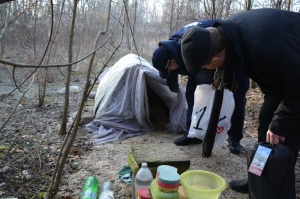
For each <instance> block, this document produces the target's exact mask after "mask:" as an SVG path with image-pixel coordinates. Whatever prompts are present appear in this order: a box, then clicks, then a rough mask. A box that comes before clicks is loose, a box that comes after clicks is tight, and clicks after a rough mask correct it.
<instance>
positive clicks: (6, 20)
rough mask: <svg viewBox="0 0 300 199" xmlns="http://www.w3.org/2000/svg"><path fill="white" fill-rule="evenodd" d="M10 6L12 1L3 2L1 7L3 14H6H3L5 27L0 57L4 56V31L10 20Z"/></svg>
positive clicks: (0, 42) (2, 33) (4, 29)
mask: <svg viewBox="0 0 300 199" xmlns="http://www.w3.org/2000/svg"><path fill="white" fill-rule="evenodd" d="M8 7H10V3H5V4H3V6H1V7H0V10H1V15H2V14H3V15H5V16H3V18H4V20H5V21H4V27H3V29H2V31H1V33H0V57H2V56H3V55H4V46H3V41H4V40H3V37H4V33H5V31H6V29H7V27H8V20H9V15H10V13H9V11H8Z"/></svg>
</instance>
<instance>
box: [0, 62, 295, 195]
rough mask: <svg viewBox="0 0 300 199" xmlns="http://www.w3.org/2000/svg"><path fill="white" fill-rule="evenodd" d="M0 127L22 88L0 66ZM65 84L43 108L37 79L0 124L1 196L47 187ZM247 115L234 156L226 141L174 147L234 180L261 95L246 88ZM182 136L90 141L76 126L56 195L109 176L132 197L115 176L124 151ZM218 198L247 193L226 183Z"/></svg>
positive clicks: (51, 88)
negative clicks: (206, 149)
mask: <svg viewBox="0 0 300 199" xmlns="http://www.w3.org/2000/svg"><path fill="white" fill-rule="evenodd" d="M0 71H1V73H0V112H1V114H0V118H1V120H0V126H1V125H3V124H4V122H5V121H6V119H7V118H8V117H9V116H10V114H11V112H12V110H13V109H14V106H15V105H16V104H17V102H18V101H19V97H20V95H21V93H19V92H17V91H14V92H12V93H11V94H9V95H7V93H9V92H10V91H11V90H12V89H13V88H14V84H13V81H12V78H11V77H12V73H11V72H10V71H9V70H8V69H7V68H4V67H3V68H2V67H0ZM73 79H74V80H72V83H71V85H78V86H79V87H80V88H83V85H84V83H85V82H84V77H80V76H78V77H74V78H73ZM63 87H64V83H63V81H55V82H52V83H48V86H47V92H46V98H45V102H44V105H43V107H42V108H37V107H35V105H36V104H37V102H38V87H37V84H36V82H35V83H34V84H33V86H32V88H31V89H30V90H29V91H28V93H27V94H26V95H25V97H24V98H23V99H22V100H21V104H20V105H19V106H18V108H17V111H16V114H14V115H13V116H12V117H11V119H10V120H9V122H8V123H7V124H6V125H5V127H4V128H3V129H2V131H1V134H0V147H1V148H0V157H1V159H0V161H1V164H0V198H5V197H8V198H12V197H17V198H32V197H34V196H37V195H38V193H42V192H45V191H46V190H47V187H48V186H49V183H50V180H51V177H52V174H53V170H54V166H55V164H56V157H57V155H58V152H59V149H60V147H61V144H62V142H63V139H64V135H58V134H57V131H58V129H59V124H60V119H61V114H62V112H63V103H64V100H63V99H64V95H63V94H60V93H58V92H57V91H58V90H59V89H61V88H63ZM81 94H82V89H81V91H80V92H79V93H78V94H71V95H70V113H69V116H70V119H71V118H72V115H74V113H75V112H76V111H77V108H78V104H79V101H80V99H81ZM247 99H248V101H247V114H246V121H245V128H244V138H243V139H242V141H241V144H242V146H243V149H242V152H241V154H239V155H235V154H232V153H229V150H228V146H227V142H225V143H224V145H223V146H222V147H219V146H215V147H214V149H213V152H212V156H211V157H210V158H203V157H202V156H201V154H202V145H201V144H200V145H199V144H198V145H191V146H178V148H179V149H180V150H182V151H183V153H184V154H186V156H187V157H188V158H189V159H190V161H191V166H190V169H201V170H207V171H211V172H215V173H217V174H219V175H220V176H222V177H223V178H224V179H225V181H226V182H227V183H229V182H230V181H231V180H233V179H240V178H245V177H246V176H247V167H246V151H247V149H249V148H250V146H251V145H252V144H253V143H254V142H255V141H256V128H257V116H258V111H259V107H260V104H261V102H262V95H261V93H260V91H259V90H258V89H251V90H250V91H249V92H248V94H247ZM92 107H93V102H92V100H90V101H89V102H87V103H86V106H85V109H84V116H87V115H91V114H92ZM180 136H182V135H181V134H172V133H171V132H168V131H166V130H164V129H161V128H158V129H156V130H155V131H153V132H151V133H148V134H145V135H142V136H137V137H133V138H130V139H126V140H122V141H117V142H113V143H107V144H103V145H95V144H94V143H93V140H92V139H91V134H90V133H88V132H87V131H86V129H85V128H84V127H81V128H80V129H79V132H78V136H77V138H76V140H75V142H74V144H73V147H72V149H71V151H70V153H69V157H68V161H67V163H66V165H65V168H64V173H63V178H62V180H61V183H60V187H59V192H58V195H57V198H68V199H70V198H79V195H80V193H81V188H82V185H83V181H84V179H85V178H86V177H87V176H90V175H92V176H95V177H97V179H98V180H99V184H100V186H101V184H103V183H104V182H105V181H111V182H113V184H114V185H115V195H114V196H115V198H118V199H119V198H120V199H129V198H131V185H128V184H126V183H124V182H122V181H120V180H119V174H118V172H119V171H120V170H121V169H122V168H123V167H124V166H127V165H128V163H127V159H126V156H127V154H128V153H129V152H130V151H131V146H132V145H135V144H144V143H147V144H150V143H161V144H165V143H173V141H174V140H175V139H176V138H178V137H180ZM299 165H300V161H299V158H298V162H297V165H296V176H297V177H296V181H297V184H296V191H297V196H298V197H297V198H300V169H299ZM220 198H232V199H233V198H237V199H242V198H249V197H248V195H247V194H240V193H237V192H234V191H232V190H231V189H229V188H227V189H226V190H225V191H224V192H223V193H222V195H221V197H220Z"/></svg>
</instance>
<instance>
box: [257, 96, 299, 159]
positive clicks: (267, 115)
mask: <svg viewBox="0 0 300 199" xmlns="http://www.w3.org/2000/svg"><path fill="white" fill-rule="evenodd" d="M281 100H282V95H274V94H271V93H268V92H266V93H265V96H264V102H263V105H262V107H261V109H260V112H259V126H258V142H264V141H266V137H267V132H268V128H269V125H270V123H271V121H272V118H273V116H274V113H275V111H276V109H277V107H278V106H279V104H280V102H281ZM287 131H291V132H289V133H286V136H285V143H286V144H287V145H288V146H289V147H290V148H291V150H292V152H293V154H294V158H295V159H294V160H295V164H296V162H297V157H298V154H299V148H300V132H299V130H297V129H287ZM292 131H298V132H292Z"/></svg>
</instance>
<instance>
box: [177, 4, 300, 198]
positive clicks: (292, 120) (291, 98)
mask: <svg viewBox="0 0 300 199" xmlns="http://www.w3.org/2000/svg"><path fill="white" fill-rule="evenodd" d="M181 50H182V57H183V60H184V63H185V65H186V67H187V69H188V71H189V72H190V73H191V74H197V73H198V72H201V70H202V69H203V68H206V69H213V70H214V69H217V68H220V67H223V68H224V69H225V70H228V71H234V69H240V70H242V71H244V73H245V74H247V75H248V76H249V78H251V79H253V80H254V81H255V82H256V83H257V84H258V85H259V87H260V88H261V90H262V92H263V93H264V94H265V97H264V103H263V106H262V107H261V110H260V113H259V127H258V139H259V141H266V142H268V143H270V144H278V143H280V142H284V143H285V144H286V145H287V146H289V147H290V149H291V151H292V152H293V154H294V164H296V161H297V157H298V155H299V148H300V130H299V128H298V126H299V121H300V81H299V77H300V56H299V55H300V54H299V53H300V14H299V13H296V12H290V11H284V10H276V9H270V8H264V9H256V10H250V11H245V12H240V13H238V14H235V15H232V16H230V17H228V18H227V19H224V20H221V21H218V22H216V23H214V24H213V27H209V28H200V27H197V28H192V29H190V30H189V31H187V32H186V33H185V34H184V36H183V39H182V44H181ZM229 186H230V187H231V188H232V189H233V190H235V191H239V192H247V191H248V188H249V187H248V181H247V179H244V180H233V181H231V182H230V183H229ZM274 191H280V190H274ZM278 197H280V196H279V195H278ZM281 198H291V199H292V198H295V190H294V191H291V193H290V195H289V196H284V197H281Z"/></svg>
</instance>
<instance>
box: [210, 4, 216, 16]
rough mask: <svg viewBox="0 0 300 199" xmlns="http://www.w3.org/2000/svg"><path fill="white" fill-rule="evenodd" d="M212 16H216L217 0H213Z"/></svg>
mask: <svg viewBox="0 0 300 199" xmlns="http://www.w3.org/2000/svg"><path fill="white" fill-rule="evenodd" d="M211 18H212V19H215V18H216V1H215V0H211Z"/></svg>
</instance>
